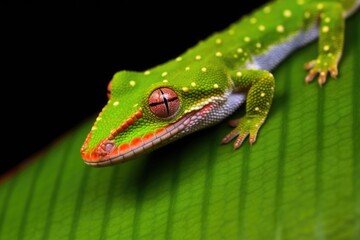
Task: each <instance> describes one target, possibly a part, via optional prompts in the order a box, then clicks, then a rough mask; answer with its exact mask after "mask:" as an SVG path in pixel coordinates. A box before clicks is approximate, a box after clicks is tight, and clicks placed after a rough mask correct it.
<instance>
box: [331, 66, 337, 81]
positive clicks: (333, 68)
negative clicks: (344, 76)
mask: <svg viewBox="0 0 360 240" xmlns="http://www.w3.org/2000/svg"><path fill="white" fill-rule="evenodd" d="M329 72H330V76H331V77H333V78H335V79H336V78H337V75H338V68H337V66H334V67H331V68H330V69H329Z"/></svg>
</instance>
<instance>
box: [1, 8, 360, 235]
mask: <svg viewBox="0 0 360 240" xmlns="http://www.w3.org/2000/svg"><path fill="white" fill-rule="evenodd" d="M359 41H360V14H357V15H356V16H354V17H352V18H351V19H350V20H349V21H348V22H347V31H346V43H345V51H344V55H343V59H342V62H341V64H340V77H339V79H338V80H329V81H328V83H327V84H326V85H325V86H324V87H323V88H320V87H319V86H318V85H317V84H316V83H312V84H310V85H305V84H304V81H303V79H304V77H305V73H306V72H305V71H303V64H304V62H306V61H308V60H311V59H313V58H314V57H315V56H316V50H317V45H316V43H313V44H311V45H310V46H308V47H306V48H303V49H302V50H300V51H298V52H296V53H295V54H293V55H292V56H291V57H290V58H289V59H287V60H286V61H285V63H284V64H282V65H281V66H280V67H279V68H278V69H277V70H276V71H275V73H274V75H275V77H276V96H275V99H274V103H273V107H272V109H271V113H270V115H269V117H268V119H267V121H266V123H265V125H264V126H263V128H262V129H261V131H260V133H259V137H258V140H257V142H256V144H254V145H253V146H249V144H248V142H246V143H245V144H244V146H242V147H241V149H239V150H237V151H233V149H232V145H231V144H228V145H220V144H219V143H220V139H221V138H222V137H223V136H224V135H225V134H226V133H227V132H228V131H230V128H229V127H228V125H227V123H226V122H225V121H224V122H223V123H221V124H219V125H216V126H214V127H212V128H209V129H207V130H204V131H200V132H197V133H194V134H193V135H192V136H188V137H186V138H183V139H181V140H179V141H177V142H174V143H172V144H170V145H168V146H166V147H164V148H162V149H159V150H157V151H155V152H153V153H151V154H149V155H147V156H145V157H143V158H141V159H139V160H136V161H130V162H127V163H124V164H120V165H116V166H113V167H107V168H91V167H89V166H86V165H85V164H84V163H83V162H82V160H81V158H80V154H79V149H80V146H81V144H82V142H83V141H84V139H85V136H86V134H87V132H88V131H89V129H90V127H91V126H90V125H91V123H92V122H93V120H91V121H89V122H86V123H85V124H84V125H82V126H80V127H79V128H78V129H76V131H73V132H71V133H69V134H68V135H67V136H66V137H65V138H63V139H62V140H61V141H59V142H57V144H56V145H55V146H53V147H52V148H51V149H50V150H49V151H47V152H45V153H44V154H43V155H41V156H39V157H37V158H36V159H35V160H34V161H32V162H30V163H29V164H28V165H27V166H26V167H24V168H23V169H22V170H21V171H19V172H18V173H17V174H16V175H13V176H12V177H11V178H8V179H6V180H5V181H3V182H2V183H1V185H0V239H255V240H256V239H286V240H288V239H336V240H339V239H360V191H359V190H360V145H359V143H360V94H359V90H360V73H359V71H360V44H359Z"/></svg>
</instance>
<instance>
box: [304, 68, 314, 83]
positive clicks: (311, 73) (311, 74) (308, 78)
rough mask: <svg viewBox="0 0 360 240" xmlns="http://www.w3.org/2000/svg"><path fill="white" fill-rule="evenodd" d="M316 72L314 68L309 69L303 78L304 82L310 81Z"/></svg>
mask: <svg viewBox="0 0 360 240" xmlns="http://www.w3.org/2000/svg"><path fill="white" fill-rule="evenodd" d="M316 74H317V71H315V70H314V69H311V70H310V71H309V74H308V75H307V76H306V78H305V82H306V83H309V82H311V81H312V80H313V79H314V77H315V76H316Z"/></svg>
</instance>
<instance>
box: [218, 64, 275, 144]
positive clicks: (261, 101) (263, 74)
mask: <svg viewBox="0 0 360 240" xmlns="http://www.w3.org/2000/svg"><path fill="white" fill-rule="evenodd" d="M230 77H231V79H232V81H233V83H234V89H235V91H248V93H247V98H246V115H245V116H244V117H242V118H240V119H237V120H233V121H231V122H230V125H232V126H233V127H235V128H234V129H233V130H232V131H231V132H230V133H229V134H228V135H226V136H225V137H224V138H223V140H222V143H228V142H229V141H231V140H232V139H234V138H235V137H236V136H237V139H236V140H235V143H234V148H235V149H237V148H239V147H240V145H241V144H242V143H243V141H244V140H245V138H246V137H247V136H249V141H250V144H253V143H254V142H255V141H256V136H257V134H258V131H259V129H260V127H261V125H262V124H263V123H264V121H265V119H266V117H267V114H268V112H269V109H270V106H271V102H272V98H273V95H274V87H275V81H274V77H273V75H272V74H271V73H270V72H268V71H265V70H251V69H245V70H239V71H234V72H231V74H230Z"/></svg>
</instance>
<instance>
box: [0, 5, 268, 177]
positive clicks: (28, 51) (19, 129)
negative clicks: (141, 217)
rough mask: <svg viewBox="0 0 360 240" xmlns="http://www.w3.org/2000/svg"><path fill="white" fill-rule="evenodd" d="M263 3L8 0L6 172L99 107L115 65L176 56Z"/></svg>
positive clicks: (140, 66)
mask: <svg viewBox="0 0 360 240" xmlns="http://www.w3.org/2000/svg"><path fill="white" fill-rule="evenodd" d="M234 2H236V4H235V5H234ZM264 2H266V1H264V0H257V1H241V0H237V1H214V3H213V4H212V3H210V2H207V3H201V2H196V4H198V5H197V6H195V2H185V1H168V2H167V3H165V4H160V3H159V4H155V3H153V2H152V3H149V2H148V3H146V4H144V3H141V2H137V1H123V2H121V3H120V4H117V5H116V6H115V5H113V4H111V5H110V4H109V5H107V4H104V3H98V2H91V1H88V2H87V3H80V2H72V3H67V4H66V5H65V4H63V5H60V4H59V5H54V4H52V5H48V4H39V3H28V2H27V3H19V2H17V3H16V4H14V3H13V2H7V3H6V2H5V3H4V2H3V3H2V4H1V5H2V6H1V10H0V14H1V22H2V23H1V39H2V40H1V42H2V43H1V45H2V47H1V52H2V53H1V59H2V63H1V75H0V76H1V103H2V108H1V119H2V121H1V126H2V127H1V130H0V131H1V140H2V144H1V146H2V147H1V150H0V152H1V155H2V156H1V158H2V161H1V167H0V174H2V173H4V172H6V171H9V170H10V169H11V168H13V167H15V166H16V165H18V164H19V163H20V162H21V161H23V160H25V159H27V158H29V157H31V156H32V155H33V154H35V153H36V152H39V151H40V150H43V149H45V148H46V147H47V146H49V145H50V144H51V143H52V142H54V141H55V140H56V139H57V138H59V137H61V136H62V135H63V134H64V133H66V132H67V131H70V130H71V129H72V128H75V127H76V126H77V125H79V124H80V123H81V122H83V121H84V120H85V119H87V118H89V117H93V116H94V114H97V113H98V112H99V111H100V110H101V108H102V106H103V105H104V104H105V103H106V101H107V99H106V86H107V84H108V81H109V80H110V79H111V77H112V75H113V74H114V73H115V72H116V71H119V70H123V69H129V70H138V71H144V70H146V69H148V68H151V67H153V66H155V65H157V64H160V63H163V62H165V61H167V60H169V59H171V58H174V57H177V56H178V55H179V54H181V53H182V52H184V51H185V50H186V49H187V48H189V47H191V46H193V45H195V44H196V43H197V42H198V41H199V40H202V39H204V38H206V37H207V36H209V35H210V34H211V33H213V32H214V31H219V30H222V29H223V28H225V27H227V26H228V25H229V24H231V23H232V22H234V21H236V20H238V19H239V18H240V17H241V16H242V15H243V14H244V13H248V12H249V11H251V10H252V9H254V8H255V7H258V6H260V5H261V4H263V3H264Z"/></svg>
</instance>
